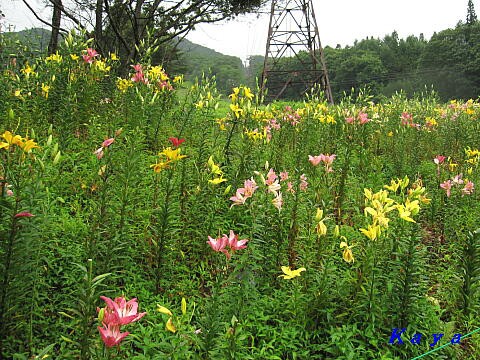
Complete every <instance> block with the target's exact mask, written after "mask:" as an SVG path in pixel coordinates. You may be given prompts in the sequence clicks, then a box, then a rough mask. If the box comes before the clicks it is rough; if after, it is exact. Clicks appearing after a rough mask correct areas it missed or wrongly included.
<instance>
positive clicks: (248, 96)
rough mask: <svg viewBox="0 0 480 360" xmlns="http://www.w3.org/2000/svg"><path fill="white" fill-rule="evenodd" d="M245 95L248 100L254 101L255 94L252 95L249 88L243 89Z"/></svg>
mask: <svg viewBox="0 0 480 360" xmlns="http://www.w3.org/2000/svg"><path fill="white" fill-rule="evenodd" d="M243 95H244V96H245V97H246V98H247V99H248V100H252V99H253V94H252V92H251V90H250V88H248V87H244V88H243Z"/></svg>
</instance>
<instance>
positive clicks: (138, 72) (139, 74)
mask: <svg viewBox="0 0 480 360" xmlns="http://www.w3.org/2000/svg"><path fill="white" fill-rule="evenodd" d="M132 68H133V70H135V74H134V75H133V76H132V78H131V79H130V80H132V82H141V83H144V84H148V79H147V77H146V76H145V74H144V72H143V67H142V65H141V64H136V65H132Z"/></svg>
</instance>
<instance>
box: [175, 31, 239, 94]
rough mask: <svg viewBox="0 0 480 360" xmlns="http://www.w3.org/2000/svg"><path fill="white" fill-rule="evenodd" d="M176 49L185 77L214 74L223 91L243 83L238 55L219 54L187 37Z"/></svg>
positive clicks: (191, 77) (191, 78)
mask: <svg viewBox="0 0 480 360" xmlns="http://www.w3.org/2000/svg"><path fill="white" fill-rule="evenodd" d="M178 50H179V52H180V59H181V61H182V62H183V63H184V65H185V69H186V71H185V76H186V77H187V79H190V80H193V79H195V78H201V77H202V74H206V75H208V76H213V75H215V77H216V80H217V88H218V89H219V90H221V91H223V92H230V91H231V89H232V87H235V86H238V85H240V84H244V83H245V80H246V79H245V68H244V66H243V63H242V60H241V59H240V58H239V57H236V56H230V55H224V54H221V53H219V52H217V51H215V50H212V49H210V48H207V47H205V46H202V45H198V44H195V43H193V42H191V41H189V40H187V39H183V40H182V41H181V42H180V44H178Z"/></svg>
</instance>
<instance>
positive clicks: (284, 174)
mask: <svg viewBox="0 0 480 360" xmlns="http://www.w3.org/2000/svg"><path fill="white" fill-rule="evenodd" d="M287 179H288V172H287V171H282V172H281V173H280V181H285V180H287Z"/></svg>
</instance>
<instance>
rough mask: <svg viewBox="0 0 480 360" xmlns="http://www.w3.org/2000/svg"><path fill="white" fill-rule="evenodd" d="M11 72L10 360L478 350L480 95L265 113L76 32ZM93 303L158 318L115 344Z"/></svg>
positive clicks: (465, 355) (5, 183) (384, 355)
mask: <svg viewBox="0 0 480 360" xmlns="http://www.w3.org/2000/svg"><path fill="white" fill-rule="evenodd" d="M1 66H2V68H1V74H0V76H1V80H2V81H0V116H1V122H0V124H1V125H0V354H1V356H0V357H3V358H5V359H11V358H14V359H28V358H32V357H34V356H39V357H40V358H43V356H44V355H46V354H47V355H48V356H49V357H48V358H56V359H108V358H113V357H116V358H119V359H137V360H140V359H411V358H412V357H414V356H420V355H421V354H423V353H426V352H427V351H429V350H435V352H434V353H433V354H431V355H428V356H426V357H424V359H459V360H462V359H473V358H477V357H479V356H480V347H479V346H480V340H479V339H480V334H478V333H474V334H469V333H470V332H472V331H476V329H477V328H479V327H480V324H479V323H478V319H479V315H480V308H479V300H480V299H479V296H480V293H479V284H480V282H479V281H480V278H479V273H478V266H479V263H480V250H479V249H480V236H479V231H478V230H477V229H478V214H479V213H480V202H479V201H478V200H479V195H478V192H477V189H475V186H478V182H479V181H480V167H479V163H480V150H479V148H478V147H479V144H480V138H479V134H480V104H479V103H478V101H473V100H470V101H467V102H459V101H453V102H449V103H443V102H441V101H440V100H439V98H438V96H437V95H436V94H435V93H425V94H423V95H422V96H418V97H416V98H413V99H408V98H407V97H406V96H404V95H403V94H400V95H399V94H397V95H395V96H392V97H390V98H387V99H384V100H383V101H382V102H373V101H372V97H371V96H370V95H368V94H367V93H364V92H355V93H353V94H351V95H350V96H346V97H344V98H343V99H342V100H341V101H339V102H338V104H337V105H335V106H332V105H328V104H327V103H326V101H325V100H324V99H323V98H322V97H321V95H320V94H318V93H316V92H315V91H312V92H310V93H309V94H308V96H307V97H306V98H305V99H304V101H301V102H297V103H290V104H287V103H274V104H271V105H269V106H265V105H263V104H262V101H261V98H260V97H259V96H258V94H257V92H256V91H252V90H251V89H249V88H247V87H244V86H241V87H236V88H234V89H233V90H232V93H231V94H230V96H229V97H225V96H224V97H222V96H221V95H219V93H218V91H217V89H216V86H215V82H214V81H213V80H212V79H208V78H202V79H201V80H200V81H198V82H197V83H195V84H193V85H191V86H187V85H186V83H184V84H182V80H181V77H179V76H175V75H177V74H166V73H165V71H164V69H162V68H161V67H159V66H152V65H151V64H149V63H148V62H147V63H145V64H135V67H134V68H132V70H131V71H130V73H129V74H128V75H127V76H125V77H124V78H120V77H118V75H117V74H116V73H115V70H116V68H117V67H118V66H119V60H118V59H117V58H116V56H115V55H113V56H112V55H110V56H109V57H107V58H105V57H101V56H99V55H98V54H96V53H95V51H94V50H93V49H92V48H89V43H85V42H84V41H83V40H82V39H78V38H74V37H73V36H69V37H67V38H66V39H65V43H64V44H63V45H62V48H61V49H60V51H59V53H58V54H54V55H52V56H49V57H47V58H45V57H37V58H33V59H32V58H31V59H29V60H28V61H25V60H24V59H21V58H14V57H13V56H10V57H6V58H4V60H3V63H2V65H1ZM169 138H170V139H169ZM181 139H183V140H184V142H182V141H181ZM256 186H258V188H256ZM231 231H233V232H234V234H232V233H231ZM222 234H226V235H225V236H224V237H223V236H222ZM235 234H236V235H238V236H239V237H238V238H236V237H235ZM209 237H211V238H209ZM227 238H228V239H227ZM225 239H227V240H228V245H227V244H226V242H223V241H224V240H225ZM243 239H246V240H248V242H245V241H242V240H243ZM207 241H209V242H210V245H209V244H207ZM222 242H223V246H222ZM214 250H218V251H214ZM100 296H108V297H111V298H115V297H121V296H124V297H125V298H127V299H132V298H134V297H135V298H137V299H138V304H139V309H138V312H144V311H146V312H147V314H146V315H145V316H144V317H143V318H141V319H138V321H135V322H134V323H130V324H128V325H122V326H123V327H122V330H121V331H128V332H130V333H131V334H130V335H128V336H127V337H126V338H125V339H124V340H123V341H122V342H121V343H120V344H119V346H113V347H109V348H107V347H105V346H104V343H103V342H102V339H101V337H100V334H99V330H98V329H97V326H98V327H100V329H101V330H100V331H105V328H106V327H107V325H106V323H107V322H108V321H112V320H111V318H112V317H111V315H108V314H107V315H105V312H106V310H101V311H99V310H100V309H98V310H97V307H99V308H100V307H104V306H105V302H104V301H102V300H101V299H100ZM109 316H110V320H108V318H109ZM403 328H405V332H404V334H403V335H402V339H403V341H404V344H398V342H397V341H396V344H389V339H390V337H391V335H392V331H394V330H393V329H403ZM440 333H442V334H445V335H444V337H443V338H442V339H440V341H439V342H438V343H437V344H434V342H435V341H434V340H433V338H434V335H433V334H440ZM415 334H417V335H415ZM418 334H422V335H421V339H420V344H418V345H415V344H412V342H411V341H410V340H411V339H412V338H414V339H416V340H418V339H419V338H418ZM457 334H462V335H467V334H468V336H466V337H465V338H461V339H460V335H457ZM117 335H118V334H117ZM451 341H452V342H453V343H451ZM458 342H460V344H459V343H458ZM105 343H107V342H105ZM430 344H434V345H432V346H430ZM444 344H447V345H448V346H445V347H443V348H440V346H442V345H444Z"/></svg>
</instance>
